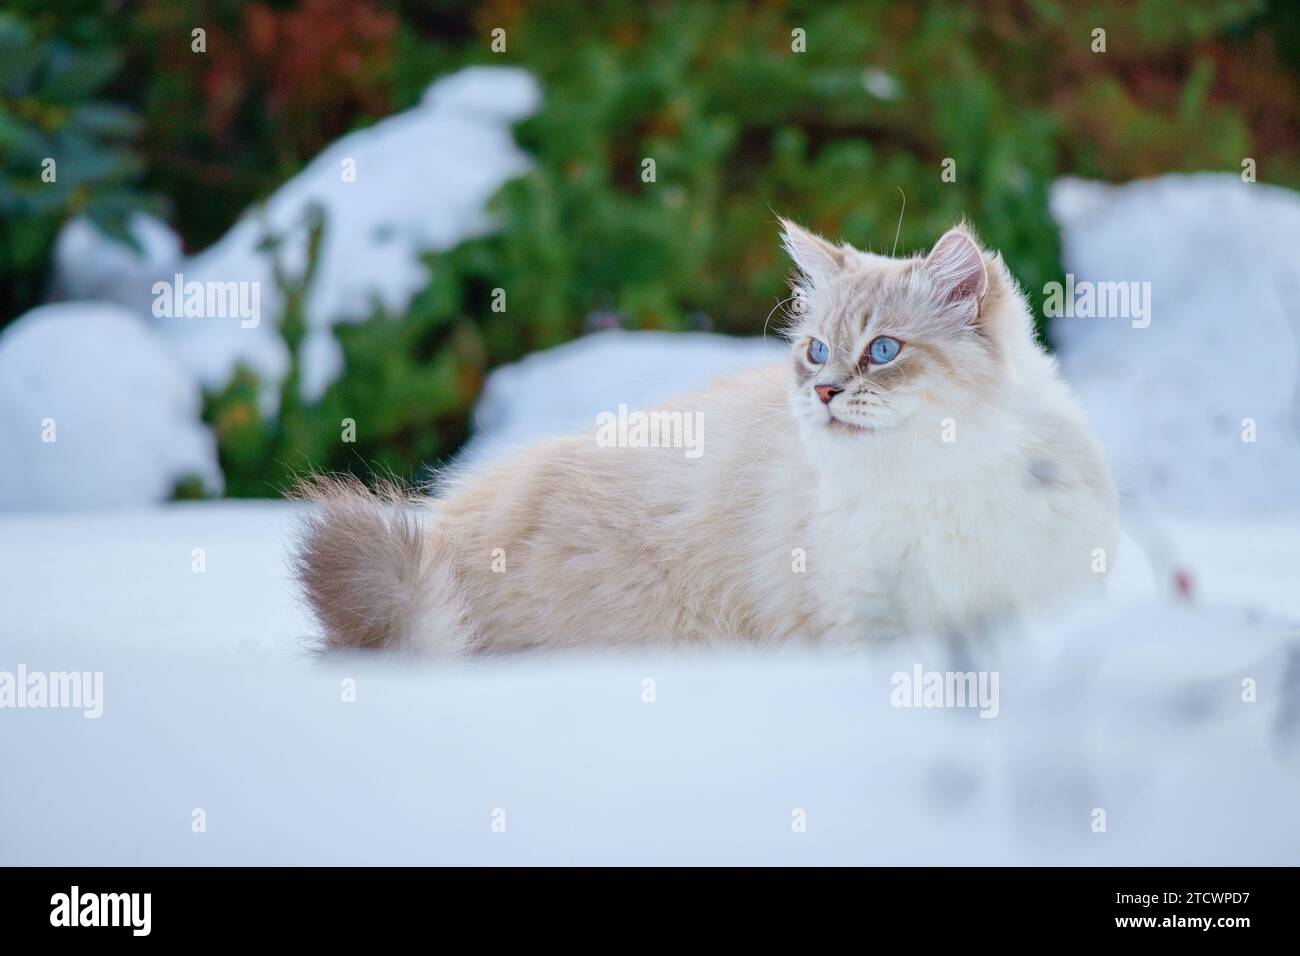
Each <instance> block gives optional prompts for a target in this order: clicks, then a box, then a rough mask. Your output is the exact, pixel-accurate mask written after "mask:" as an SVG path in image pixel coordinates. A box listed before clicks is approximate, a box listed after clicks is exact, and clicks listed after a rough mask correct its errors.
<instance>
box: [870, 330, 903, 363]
mask: <svg viewBox="0 0 1300 956" xmlns="http://www.w3.org/2000/svg"><path fill="white" fill-rule="evenodd" d="M902 347H903V343H902V342H900V341H898V339H891V338H890V337H889V336H888V335H881V336H878V337H877V338H874V339H872V340H871V344H870V345H869V346H867V355H868V356H869V357H870V359H871V361H872V363H873V364H875V365H888V364H889V363H890V362H892V361H893V360H894V359H895V358H897V357H898V352H899V349H901V348H902Z"/></svg>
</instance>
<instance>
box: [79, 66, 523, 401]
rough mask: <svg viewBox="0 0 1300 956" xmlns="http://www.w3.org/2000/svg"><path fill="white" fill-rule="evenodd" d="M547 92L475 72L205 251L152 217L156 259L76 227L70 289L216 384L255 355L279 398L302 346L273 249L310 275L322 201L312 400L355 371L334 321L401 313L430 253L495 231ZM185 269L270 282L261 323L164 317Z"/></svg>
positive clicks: (311, 168) (287, 264) (332, 159)
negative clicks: (167, 295)
mask: <svg viewBox="0 0 1300 956" xmlns="http://www.w3.org/2000/svg"><path fill="white" fill-rule="evenodd" d="M539 101H540V92H539V89H538V86H537V83H536V81H535V80H534V79H533V77H532V76H531V74H529V73H527V72H526V71H524V70H521V69H519V68H516V67H471V68H468V69H465V70H461V71H460V72H458V73H455V74H452V75H450V76H448V77H445V78H443V79H440V80H438V81H437V82H435V83H433V84H432V85H431V86H430V87H429V89H428V90H427V91H426V92H425V94H424V97H423V98H422V99H421V101H420V103H419V104H418V105H417V106H416V107H414V108H413V109H410V110H407V111H405V112H403V113H399V114H397V115H395V116H391V117H388V118H387V119H384V120H382V121H380V122H378V123H376V124H375V125H374V126H371V127H368V128H366V129H362V130H357V131H356V132H353V133H350V134H348V135H347V136H344V137H343V138H341V139H339V140H338V141H336V142H334V143H332V144H331V145H330V146H329V147H328V148H327V149H326V150H325V151H324V152H322V153H321V154H320V155H319V156H317V157H316V158H315V159H314V160H312V162H311V163H310V164H308V166H307V167H306V168H305V169H303V170H302V172H300V173H299V174H298V175H296V176H294V177H293V178H292V179H290V180H289V181H288V182H286V183H285V184H284V185H283V186H281V187H280V188H279V189H277V190H276V191H275V192H274V193H273V194H272V195H271V196H270V197H269V198H268V199H267V200H266V202H265V203H263V204H262V205H260V206H258V207H255V208H253V209H251V210H249V211H248V212H247V213H245V215H244V216H243V217H242V218H241V219H240V220H239V222H237V223H236V224H235V225H234V226H233V227H232V228H231V229H230V231H229V232H228V233H226V235H225V236H223V237H222V238H221V239H220V240H219V241H218V242H217V243H216V244H215V245H213V246H211V247H210V248H208V249H206V250H204V251H203V252H200V253H198V254H197V255H194V256H191V257H188V258H182V259H179V260H178V259H177V258H176V257H175V256H174V255H169V253H171V252H173V251H174V249H173V247H174V245H175V241H174V237H173V239H172V240H171V241H169V240H168V239H167V238H166V237H165V234H164V235H159V234H158V233H159V229H160V228H161V227H160V225H159V224H158V223H157V222H156V221H149V220H141V221H139V222H138V230H139V233H138V234H142V238H143V239H144V241H145V244H146V245H147V246H148V248H149V250H150V252H149V255H148V256H147V257H145V258H144V259H143V260H140V259H137V258H133V257H131V256H130V255H129V253H128V252H127V251H125V250H124V249H123V248H122V247H118V246H115V245H114V244H113V243H112V242H111V241H110V240H107V239H105V238H103V237H99V236H98V235H97V234H96V233H94V231H93V229H92V227H89V226H87V225H86V224H85V223H82V222H73V223H71V224H70V225H69V226H68V227H67V229H66V230H65V233H64V234H63V235H61V236H60V239H59V244H58V248H59V253H58V255H57V256H56V266H57V270H56V288H59V289H66V290H70V291H71V292H72V293H73V294H77V295H95V296H103V297H106V298H108V299H110V300H111V301H115V302H118V303H120V304H123V305H127V306H130V307H132V308H135V309H137V310H138V313H139V315H140V316H141V318H142V320H146V321H151V322H153V323H154V324H155V326H156V328H157V329H158V331H159V332H160V334H162V335H163V337H164V338H165V339H166V341H167V344H168V347H169V348H171V349H172V350H174V351H175V353H176V354H177V355H178V356H179V357H180V359H181V361H182V362H183V363H184V364H185V365H186V366H187V367H189V368H190V369H192V370H193V372H194V374H195V375H197V376H198V378H199V381H200V382H201V383H202V384H203V385H204V386H206V387H208V388H219V387H221V386H223V385H225V384H226V382H227V381H229V379H230V376H231V375H232V374H233V372H234V370H235V367H236V365H237V364H238V363H240V362H243V363H245V364H247V365H248V366H249V367H250V368H252V369H253V370H255V371H256V372H258V374H259V375H261V376H263V377H264V378H265V380H266V381H267V382H268V383H270V385H271V388H269V389H268V390H267V392H266V399H267V401H268V403H273V401H274V398H275V395H274V388H275V386H278V384H279V382H280V381H281V380H282V379H283V377H284V375H285V373H286V371H287V368H288V355H287V353H286V350H285V348H284V343H283V342H282V341H281V340H280V338H279V336H277V335H276V333H275V328H274V321H275V320H276V319H277V318H278V317H279V315H280V311H281V307H282V296H281V292H280V289H279V287H278V285H277V283H276V282H275V279H274V272H273V268H274V265H273V263H274V259H273V257H272V256H271V255H269V254H268V253H267V252H266V251H265V250H264V249H263V248H262V245H263V242H264V240H265V239H266V238H267V237H268V236H273V237H277V238H278V239H279V241H280V244H279V247H278V251H277V253H276V255H278V257H279V259H280V261H281V263H282V265H283V268H284V269H285V272H286V274H287V275H289V276H291V277H297V276H300V275H301V274H302V273H303V270H304V269H305V266H306V262H307V250H308V229H307V225H306V223H307V217H308V212H309V210H310V209H311V208H312V207H313V206H316V207H319V208H320V209H321V210H322V211H323V213H324V224H325V231H324V237H323V240H322V244H321V249H320V258H319V261H318V266H317V274H316V278H315V280H314V282H313V285H312V286H311V289H310V291H309V293H308V297H307V305H306V312H307V323H308V327H309V332H308V341H307V343H306V346H305V352H306V355H305V360H304V368H303V382H302V389H303V396H304V398H306V399H308V400H313V399H315V398H318V397H320V395H321V394H322V393H323V392H324V390H325V389H326V388H327V387H328V386H329V384H330V383H331V382H332V381H334V379H335V378H337V376H338V374H339V372H340V371H341V368H342V356H341V353H340V351H339V348H338V344H337V342H336V341H335V340H334V338H333V336H332V335H330V332H329V330H330V328H331V327H332V326H333V325H334V324H336V323H338V322H348V321H359V320H362V319H366V318H369V316H370V314H371V310H372V308H373V307H374V306H376V305H380V306H382V307H383V308H385V309H386V310H388V311H389V312H390V313H396V314H400V313H401V312H402V311H404V310H405V308H406V306H407V304H408V303H409V302H410V300H411V298H412V296H414V294H415V293H416V292H418V291H419V290H420V289H421V288H423V287H424V285H425V283H426V281H427V278H428V277H427V272H426V269H425V267H424V264H423V262H422V261H421V259H420V256H421V255H422V254H424V253H428V252H441V251H444V250H446V249H450V248H451V247H453V246H455V245H457V244H458V243H460V242H461V241H463V240H465V239H467V238H471V237H473V236H478V235H482V234H484V233H486V232H488V231H490V230H491V229H492V228H493V220H492V217H491V216H490V214H489V212H488V210H487V203H488V200H489V199H490V198H491V197H492V196H493V195H494V194H495V193H496V192H497V191H498V190H499V189H500V188H501V186H502V185H503V184H504V183H505V182H506V181H507V180H509V179H513V178H514V177H516V176H519V175H521V174H522V173H524V172H526V171H527V170H528V168H529V165H530V164H529V160H528V158H527V157H526V156H525V155H524V154H523V153H522V152H521V151H520V150H519V148H518V147H517V146H516V145H515V143H514V139H513V136H512V133H511V125H512V124H513V123H514V122H516V121H517V120H520V119H523V118H524V117H526V116H528V115H529V114H530V113H532V112H533V111H534V110H535V109H536V107H537V105H538V103H539ZM352 170H355V181H349V180H350V178H351V175H350V174H351V171H352ZM177 275H180V276H183V282H184V283H189V282H200V283H227V282H248V283H257V285H258V288H259V289H260V299H261V321H260V322H259V324H258V325H257V326H256V327H252V328H245V327H241V324H240V323H239V322H238V321H236V320H232V319H218V318H202V319H200V318H194V317H189V318H186V317H178V318H170V317H161V318H155V317H153V316H152V315H151V311H150V310H149V309H148V306H149V305H150V304H151V303H152V301H153V297H154V296H153V292H152V289H153V285H154V283H155V282H158V281H165V282H169V283H174V282H175V281H176V280H175V277H176V276H177Z"/></svg>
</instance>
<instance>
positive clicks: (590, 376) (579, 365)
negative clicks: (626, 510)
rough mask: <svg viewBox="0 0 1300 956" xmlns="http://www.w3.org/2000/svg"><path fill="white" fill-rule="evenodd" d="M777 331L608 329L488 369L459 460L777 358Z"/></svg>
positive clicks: (566, 430)
mask: <svg viewBox="0 0 1300 956" xmlns="http://www.w3.org/2000/svg"><path fill="white" fill-rule="evenodd" d="M786 353H787V348H786V346H785V345H784V344H783V343H782V342H781V341H780V340H779V339H777V338H775V337H771V338H768V339H767V340H763V339H742V338H731V337H728V336H724V335H709V334H707V333H703V332H692V333H674V332H626V331H622V330H620V329H609V330H607V331H603V332H595V333H593V334H591V335H586V336H584V337H582V338H580V339H576V340H574V341H572V342H567V343H565V344H564V345H560V346H557V347H555V348H553V349H547V350H546V351H544V352H535V353H533V354H532V355H529V356H527V357H525V358H524V359H522V360H521V361H519V362H515V363H514V364H511V365H503V366H501V367H500V368H497V369H495V370H494V371H493V372H492V373H491V374H490V375H489V376H488V379H487V383H486V385H485V386H484V389H483V395H482V397H481V398H480V399H479V402H478V405H477V406H476V407H475V409H474V427H475V438H474V440H473V442H472V443H471V444H470V445H469V446H468V447H467V448H466V450H465V452H464V461H465V462H466V463H469V464H478V463H485V462H488V461H491V460H493V459H495V458H497V457H499V456H501V455H505V454H508V453H509V452H510V451H511V450H512V449H515V448H518V447H519V446H521V445H527V444H530V443H532V442H535V441H538V440H540V439H543V438H549V437H552V436H555V435H564V434H572V433H574V432H578V431H582V430H584V429H586V430H590V429H592V428H594V427H595V423H596V416H597V415H598V414H599V413H600V412H602V411H617V409H618V406H619V404H620V403H626V404H627V405H628V406H629V407H630V408H647V407H652V406H654V405H658V404H661V403H663V402H665V401H667V400H668V399H671V398H673V397H674V396H675V395H680V394H681V393H682V392H686V391H689V390H691V389H694V388H698V387H700V386H702V385H706V384H708V383H709V382H711V381H712V380H713V379H715V378H717V377H718V376H720V375H724V374H726V373H728V372H731V371H735V370H737V369H741V368H749V367H753V366H758V365H768V364H771V363H773V362H780V361H783V360H784V358H785V356H786Z"/></svg>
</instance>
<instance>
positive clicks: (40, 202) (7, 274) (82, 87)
mask: <svg viewBox="0 0 1300 956" xmlns="http://www.w3.org/2000/svg"><path fill="white" fill-rule="evenodd" d="M120 63H121V57H120V55H119V54H118V52H117V51H115V50H114V49H112V48H111V47H109V46H107V45H105V44H104V42H103V40H102V39H101V38H100V37H99V36H98V35H97V33H96V30H95V29H94V24H93V22H91V21H86V20H82V19H79V18H72V19H70V20H69V21H68V22H67V23H65V24H63V29H62V30H61V31H60V32H55V31H53V30H50V29H48V28H47V27H44V26H43V25H42V24H41V23H40V22H38V21H36V20H32V19H28V18H27V17H24V16H22V15H20V14H18V13H13V12H0V326H3V325H4V324H5V323H6V322H7V321H8V320H9V319H11V318H13V317H15V316H17V315H18V314H19V313H21V312H23V311H24V310H26V309H28V308H31V307H32V306H34V305H37V304H39V303H40V301H41V299H42V297H43V295H44V293H45V284H46V281H47V276H48V271H49V262H50V252H51V249H52V247H53V244H54V237H55V235H56V234H57V232H58V229H59V227H60V226H61V225H62V224H63V223H64V222H65V221H66V220H67V219H68V218H69V217H70V216H73V215H76V214H84V215H86V216H87V217H89V218H90V219H91V220H92V221H93V222H94V223H95V224H96V225H98V226H99V227H100V228H101V229H103V230H104V231H105V232H106V233H108V234H109V235H112V236H114V237H116V238H118V239H119V240H121V241H123V242H126V243H128V244H131V243H133V240H132V239H131V238H130V236H129V234H128V232H127V222H128V220H129V218H130V215H131V213H132V212H133V211H134V210H136V209H147V208H152V204H151V203H150V202H149V201H148V200H147V199H146V197H145V196H144V195H143V194H142V193H141V192H139V191H138V190H137V189H136V188H135V185H134V184H135V182H136V180H138V179H139V177H140V175H141V174H142V172H143V167H142V164H141V162H140V160H139V158H138V157H137V156H136V155H135V154H134V153H133V152H132V150H131V148H130V143H131V140H132V138H133V137H134V135H135V133H136V130H137V127H138V121H137V119H136V116H135V114H134V113H133V112H132V111H131V110H129V109H127V108H125V107H123V106H121V105H120V104H117V103H113V102H109V101H107V100H106V99H104V98H102V93H103V90H104V87H105V85H106V84H107V83H108V82H109V80H110V79H111V78H112V77H113V75H114V74H115V73H116V72H117V71H118V68H119V66H120Z"/></svg>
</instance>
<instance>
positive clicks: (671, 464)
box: [298, 222, 1118, 655]
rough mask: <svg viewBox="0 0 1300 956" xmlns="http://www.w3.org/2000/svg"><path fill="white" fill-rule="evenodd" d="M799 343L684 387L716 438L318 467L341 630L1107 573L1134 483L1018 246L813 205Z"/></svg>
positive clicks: (698, 620)
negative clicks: (1127, 489)
mask: <svg viewBox="0 0 1300 956" xmlns="http://www.w3.org/2000/svg"><path fill="white" fill-rule="evenodd" d="M784 228H785V231H784V241H785V245H786V248H787V249H788V250H789V252H790V254H791V256H792V257H793V259H794V261H795V263H796V264H797V265H798V267H799V270H800V273H801V275H800V277H799V279H798V280H797V282H796V285H795V295H794V297H793V300H792V301H793V302H794V303H795V308H794V309H792V312H793V313H794V314H793V316H792V320H793V321H792V326H791V328H790V329H789V330H788V334H789V339H790V341H791V343H792V348H791V355H790V361H789V367H780V366H778V367H774V368H767V369H761V370H755V371H748V372H742V373H740V374H736V375H732V376H730V377H727V378H723V379H721V380H719V381H717V382H716V383H715V384H713V385H712V386H711V387H709V388H708V389H706V390H704V391H702V392H699V393H698V394H693V395H688V396H685V397H683V398H681V399H680V400H679V401H678V402H677V403H676V404H675V405H674V406H673V409H675V410H678V411H681V412H684V413H687V414H693V413H699V415H700V416H701V417H700V418H699V419H698V420H699V422H700V424H701V426H702V437H703V439H704V440H703V443H702V444H701V445H700V446H699V447H700V449H702V453H701V454H698V455H697V456H693V455H688V454H685V453H684V451H683V449H682V448H680V447H676V448H674V447H658V448H652V447H626V446H624V447H607V446H608V444H609V443H608V442H605V443H601V442H598V441H597V440H596V437H595V429H594V428H593V432H592V433H589V434H583V435H575V436H573V437H571V438H565V439H561V440H558V441H552V442H549V443H546V444H542V445H539V446H537V447H534V448H530V449H528V450H526V451H523V452H521V453H520V454H519V455H517V456H516V457H514V458H513V459H512V460H509V461H508V462H506V463H505V464H503V465H500V466H498V467H496V468H495V469H494V470H492V471H490V472H488V473H486V474H484V475H482V476H478V477H473V478H465V479H462V480H460V481H458V482H457V481H453V482H452V484H451V487H450V489H449V490H448V492H447V493H446V494H445V495H444V496H443V497H441V498H440V499H437V500H434V499H426V498H419V497H411V496H406V495H403V494H401V493H399V492H397V491H395V490H394V489H391V488H389V489H381V490H380V491H378V492H371V491H368V490H366V489H365V488H363V487H362V486H361V485H360V484H359V483H357V482H355V481H351V480H336V479H318V480H316V481H314V482H312V483H311V484H310V485H309V486H308V489H307V494H308V496H309V497H310V498H312V499H313V500H315V501H316V502H317V505H318V507H317V508H316V509H315V511H314V513H313V516H312V517H311V518H309V519H308V521H307V523H306V525H305V527H304V532H303V536H302V541H301V548H300V551H299V555H298V571H299V575H300V579H301V582H302V585H303V587H304V590H305V592H306V595H307V597H308V599H309V601H310V604H311V606H312V608H313V609H314V610H315V612H316V614H317V616H318V618H319V619H320V622H321V624H322V626H323V628H324V632H325V642H326V645H327V646H331V647H375V648H378V647H383V648H391V649H398V650H407V651H417V652H424V653H430V654H436V655H451V654H470V653H475V652H482V651H503V650H514V649H523V648H530V647H543V646H544V647H557V646H579V645H583V646H596V645H599V646H613V645H645V644H651V643H654V644H698V643H704V642H715V641H730V642H736V641H739V642H746V643H767V642H777V641H788V640H809V641H822V642H832V641H833V642H836V643H841V642H849V641H858V640H862V641H877V640H883V639H887V638H893V637H897V636H899V635H903V634H908V633H928V634H940V635H954V634H967V633H971V632H973V631H976V630H979V629H982V628H984V627H986V626H988V625H990V624H992V623H995V622H998V621H1001V620H1004V619H1006V618H1009V617H1012V616H1014V615H1016V614H1018V613H1020V612H1022V611H1025V610H1029V609H1036V608H1042V607H1044V606H1047V605H1050V604H1053V603H1055V602H1059V601H1062V600H1065V599H1068V598H1071V597H1073V596H1076V595H1079V594H1081V593H1086V592H1089V591H1093V590H1095V589H1098V588H1099V587H1100V586H1101V583H1102V578H1103V576H1104V574H1103V573H1102V572H1104V569H1105V563H1106V562H1107V561H1109V560H1110V559H1111V557H1112V556H1113V554H1114V551H1115V547H1116V543H1117V539H1118V529H1117V522H1116V512H1117V505H1116V496H1115V491H1114V487H1113V485H1112V483H1111V479H1110V476H1109V473H1108V471H1107V467H1106V464H1105V462H1104V459H1103V456H1102V450H1101V447H1100V446H1099V444H1098V442H1097V441H1096V440H1095V439H1094V438H1093V437H1092V435H1091V434H1090V433H1089V431H1088V428H1087V426H1086V424H1085V422H1084V419H1083V416H1082V414H1081V412H1080V411H1079V409H1078V407H1077V406H1076V403H1075V402H1074V400H1073V398H1072V397H1071V395H1070V393H1069V390H1068V389H1067V387H1066V386H1065V384H1064V383H1063V382H1062V381H1061V379H1060V377H1059V376H1058V374H1057V370H1056V364H1055V362H1054V361H1053V360H1052V359H1051V358H1050V357H1049V356H1048V355H1046V354H1045V353H1044V352H1043V351H1042V350H1041V349H1040V348H1039V346H1038V344H1037V343H1036V342H1035V340H1034V336H1033V331H1032V323H1031V320H1030V315H1029V311H1028V309H1027V307H1026V304H1025V302H1024V299H1023V298H1022V297H1021V295H1020V293H1019V291H1018V289H1017V287H1016V284H1015V282H1014V280H1013V279H1012V278H1011V276H1010V274H1009V273H1008V271H1007V269H1006V267H1005V266H1004V264H1003V262H1002V260H1001V258H1000V257H999V256H997V255H993V254H988V253H984V252H982V251H981V250H980V248H979V246H978V245H977V244H976V242H975V240H974V239H973V238H972V237H971V236H970V234H969V233H968V232H967V231H966V230H965V229H963V228H958V229H953V230H951V231H949V232H948V233H947V234H945V235H944V236H943V237H942V238H941V239H940V240H939V242H938V243H936V245H935V247H934V249H933V250H932V251H931V252H930V254H929V255H928V256H926V257H914V258H910V259H892V258H888V257H884V256H877V255H871V254H867V253H863V252H859V251H857V250H855V249H852V248H850V247H848V246H832V245H831V244H829V243H827V242H826V241H825V240H822V239H820V238H818V237H816V236H814V235H812V234H810V233H808V232H806V231H804V230H802V229H800V228H799V227H798V226H795V225H794V224H792V223H789V222H786V223H784Z"/></svg>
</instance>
